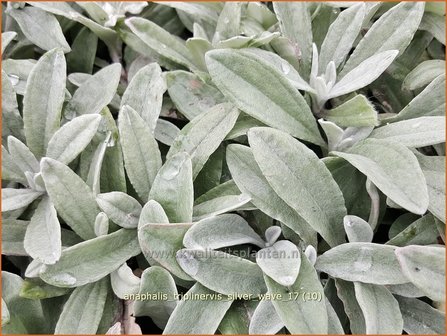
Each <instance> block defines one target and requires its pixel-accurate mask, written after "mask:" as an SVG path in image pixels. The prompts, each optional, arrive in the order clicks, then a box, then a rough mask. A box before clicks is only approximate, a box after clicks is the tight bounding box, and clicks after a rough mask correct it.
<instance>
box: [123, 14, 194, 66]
mask: <svg viewBox="0 0 447 336" xmlns="http://www.w3.org/2000/svg"><path fill="white" fill-rule="evenodd" d="M125 24H126V26H127V27H129V28H130V30H131V31H132V32H133V33H134V34H135V35H136V36H138V37H139V38H140V39H141V40H142V41H143V42H144V43H145V44H147V45H148V46H149V47H151V49H153V50H154V51H156V52H157V53H158V54H160V55H162V56H164V57H166V58H168V59H169V60H171V61H174V62H176V63H178V64H180V65H183V66H185V67H188V68H189V67H194V65H193V62H192V60H191V59H190V54H189V50H188V48H186V45H185V42H184V41H183V40H181V39H179V38H177V37H176V36H174V35H171V34H170V33H169V32H168V31H166V30H164V29H163V28H162V27H160V26H159V25H157V24H156V23H154V22H152V21H149V20H146V19H143V18H141V17H132V18H129V19H126V21H125Z"/></svg>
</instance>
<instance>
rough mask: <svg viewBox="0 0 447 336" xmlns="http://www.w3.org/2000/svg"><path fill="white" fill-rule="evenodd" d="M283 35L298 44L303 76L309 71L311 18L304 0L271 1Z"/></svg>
mask: <svg viewBox="0 0 447 336" xmlns="http://www.w3.org/2000/svg"><path fill="white" fill-rule="evenodd" d="M273 8H274V10H275V13H276V16H277V17H278V21H279V26H280V28H281V32H282V33H283V35H284V36H285V37H286V38H288V39H289V40H290V41H291V42H292V43H293V44H294V45H297V46H300V47H299V48H300V54H301V57H300V67H302V69H300V70H301V71H302V72H303V73H304V75H305V77H307V76H308V75H309V73H310V68H311V58H312V18H311V15H310V12H309V5H308V4H307V3H305V2H282V3H281V2H275V3H273Z"/></svg>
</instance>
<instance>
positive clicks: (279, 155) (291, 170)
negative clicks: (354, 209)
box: [248, 127, 346, 246]
mask: <svg viewBox="0 0 447 336" xmlns="http://www.w3.org/2000/svg"><path fill="white" fill-rule="evenodd" d="M248 140H249V143H250V146H251V148H252V149H253V154H254V157H255V160H256V162H257V163H258V165H259V168H260V169H261V171H262V173H263V174H264V176H265V178H266V179H267V181H268V182H269V183H270V185H271V186H272V188H273V189H274V190H275V192H276V193H277V194H278V195H279V197H281V198H282V199H283V200H284V201H285V202H286V203H287V204H288V205H289V206H291V207H292V208H293V209H294V210H295V211H296V212H297V213H298V214H299V215H300V216H301V217H302V218H303V219H304V220H306V221H307V222H308V223H309V225H311V226H312V227H313V228H314V229H315V230H316V231H317V232H319V233H320V234H321V235H322V236H323V238H324V239H325V240H326V241H327V242H328V243H329V244H330V245H331V246H335V245H338V244H341V243H343V242H344V241H345V238H344V229H343V225H342V224H343V217H344V216H345V215H346V208H345V205H344V199H343V194H342V193H341V191H340V188H339V187H338V185H337V183H336V182H335V180H334V179H333V178H332V175H331V173H330V172H329V170H328V169H327V168H326V166H325V165H324V163H323V162H321V161H320V160H319V159H318V157H317V156H316V155H315V153H314V152H313V151H311V150H310V149H309V148H307V147H306V146H305V145H304V144H302V143H301V142H299V141H298V140H296V139H294V138H292V137H291V136H290V135H288V134H286V133H284V132H281V131H278V130H275V129H272V128H267V127H256V128H252V129H251V130H250V131H249V132H248ZM314 174H318V176H319V178H318V179H317V180H314V179H310V178H309V176H313V175H314ZM296 190H299V191H300V192H299V193H298V192H296ZM327 195H330V197H327Z"/></svg>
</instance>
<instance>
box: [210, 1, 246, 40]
mask: <svg viewBox="0 0 447 336" xmlns="http://www.w3.org/2000/svg"><path fill="white" fill-rule="evenodd" d="M241 10H242V4H241V3H226V4H225V5H224V7H223V9H222V11H221V12H220V15H219V19H218V20H217V24H216V32H215V33H214V37H213V43H217V42H219V41H221V40H226V39H229V38H231V37H233V36H237V35H239V31H240V25H241Z"/></svg>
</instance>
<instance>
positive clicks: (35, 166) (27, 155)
mask: <svg viewBox="0 0 447 336" xmlns="http://www.w3.org/2000/svg"><path fill="white" fill-rule="evenodd" d="M8 149H9V154H10V155H11V158H12V160H14V163H15V164H16V165H17V166H18V167H19V168H20V170H21V171H22V172H23V173H26V172H31V173H33V174H37V173H39V171H40V167H39V162H38V161H37V159H36V157H35V156H34V154H33V153H31V151H30V150H29V148H28V147H27V146H26V145H25V144H24V143H22V142H21V141H20V140H18V139H16V138H15V137H13V136H9V137H8Z"/></svg>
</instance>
